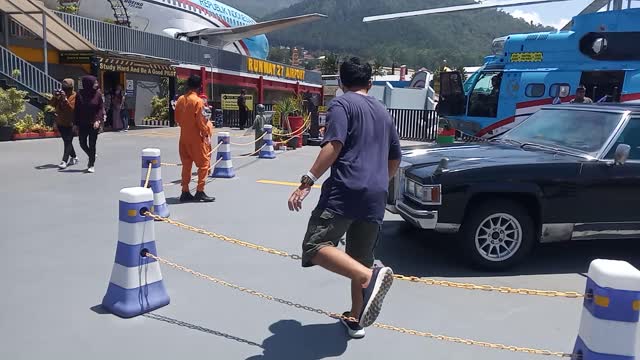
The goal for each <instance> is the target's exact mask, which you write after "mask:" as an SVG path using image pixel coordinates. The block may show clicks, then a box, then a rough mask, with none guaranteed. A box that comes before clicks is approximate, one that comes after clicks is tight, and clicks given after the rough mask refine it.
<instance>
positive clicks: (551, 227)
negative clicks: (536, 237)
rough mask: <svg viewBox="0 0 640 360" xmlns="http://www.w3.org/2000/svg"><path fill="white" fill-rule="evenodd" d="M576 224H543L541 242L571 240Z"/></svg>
mask: <svg viewBox="0 0 640 360" xmlns="http://www.w3.org/2000/svg"><path fill="white" fill-rule="evenodd" d="M573 228H574V224H542V229H541V231H540V242H541V243H551V242H558V241H567V240H571V238H572V234H573Z"/></svg>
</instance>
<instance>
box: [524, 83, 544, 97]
mask: <svg viewBox="0 0 640 360" xmlns="http://www.w3.org/2000/svg"><path fill="white" fill-rule="evenodd" d="M544 90H545V86H544V84H529V85H527V88H526V89H525V90H524V94H525V95H527V96H528V97H542V96H543V95H544Z"/></svg>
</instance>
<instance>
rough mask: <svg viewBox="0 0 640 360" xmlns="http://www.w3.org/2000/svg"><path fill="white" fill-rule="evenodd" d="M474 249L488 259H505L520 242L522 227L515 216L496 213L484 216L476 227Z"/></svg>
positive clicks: (516, 250) (513, 253)
mask: <svg viewBox="0 0 640 360" xmlns="http://www.w3.org/2000/svg"><path fill="white" fill-rule="evenodd" d="M475 243H476V250H477V251H478V254H480V255H481V256H482V257H483V258H485V259H487V260H489V261H496V262H497V261H505V260H507V259H509V258H511V257H512V256H513V255H515V254H516V253H517V252H518V249H519V248H520V245H521V244H522V227H521V226H520V223H519V222H518V220H516V218H514V217H513V216H511V215H509V214H504V213H498V214H492V215H489V216H488V217H486V218H485V219H484V220H482V222H480V225H479V226H478V228H477V229H476V233H475Z"/></svg>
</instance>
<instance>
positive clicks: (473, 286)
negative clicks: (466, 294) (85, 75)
mask: <svg viewBox="0 0 640 360" xmlns="http://www.w3.org/2000/svg"><path fill="white" fill-rule="evenodd" d="M393 277H394V278H396V279H398V280H403V281H411V282H417V283H422V284H425V285H436V286H444V287H451V288H458V289H467V290H483V291H496V292H499V293H503V294H518V295H536V296H546V297H566V298H572V299H573V298H583V297H584V296H585V295H584V294H581V293H578V292H575V291H555V290H535V289H522V288H520V289H517V288H516V289H514V288H510V287H508V286H493V285H476V284H470V283H459V282H453V281H446V280H436V279H429V278H420V277H417V276H405V275H400V274H395V275H393Z"/></svg>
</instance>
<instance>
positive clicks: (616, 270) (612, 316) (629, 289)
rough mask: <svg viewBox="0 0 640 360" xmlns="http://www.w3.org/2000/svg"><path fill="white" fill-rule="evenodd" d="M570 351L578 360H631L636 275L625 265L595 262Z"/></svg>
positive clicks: (637, 308)
mask: <svg viewBox="0 0 640 360" xmlns="http://www.w3.org/2000/svg"><path fill="white" fill-rule="evenodd" d="M585 294H586V295H587V297H586V298H585V300H584V304H583V308H582V318H581V320H580V330H579V332H578V339H577V340H576V345H575V348H574V350H573V353H574V354H578V355H581V356H582V360H633V359H635V358H636V357H635V354H636V343H637V341H638V315H639V313H640V271H638V269H636V268H634V267H633V266H631V264H629V263H628V262H626V261H615V260H602V259H597V260H594V261H593V262H591V265H590V266H589V273H588V274H587V290H586V292H585Z"/></svg>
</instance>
